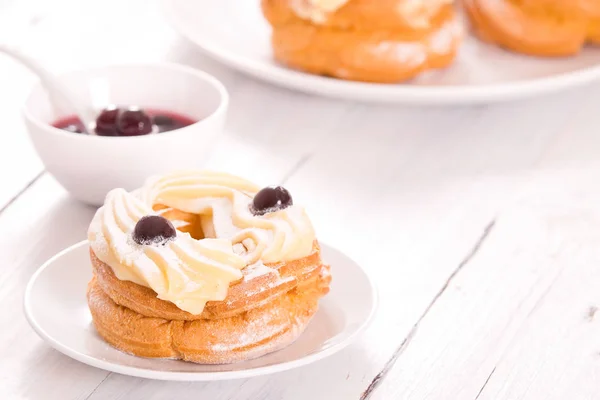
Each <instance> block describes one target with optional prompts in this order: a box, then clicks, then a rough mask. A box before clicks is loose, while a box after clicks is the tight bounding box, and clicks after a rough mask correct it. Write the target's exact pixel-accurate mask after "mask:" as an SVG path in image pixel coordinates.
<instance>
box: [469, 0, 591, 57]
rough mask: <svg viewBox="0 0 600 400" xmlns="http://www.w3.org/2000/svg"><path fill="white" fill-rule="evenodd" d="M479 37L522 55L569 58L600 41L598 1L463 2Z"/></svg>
mask: <svg viewBox="0 0 600 400" xmlns="http://www.w3.org/2000/svg"><path fill="white" fill-rule="evenodd" d="M463 4H464V6H465V10H466V13H467V15H468V17H469V19H470V20H471V23H472V25H473V27H474V30H475V32H476V34H477V35H478V36H479V37H480V38H482V39H483V40H486V41H489V42H492V43H496V44H498V45H500V46H502V47H504V48H507V49H509V50H513V51H516V52H519V53H524V54H530V55H535V56H569V55H573V54H577V53H579V51H581V49H582V47H583V46H584V45H585V44H586V43H587V42H598V41H599V40H600V1H599V0H463Z"/></svg>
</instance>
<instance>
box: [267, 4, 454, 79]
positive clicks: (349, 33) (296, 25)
mask: <svg viewBox="0 0 600 400" xmlns="http://www.w3.org/2000/svg"><path fill="white" fill-rule="evenodd" d="M290 1H291V0H263V1H262V9H263V14H264V15H265V17H266V19H267V20H268V21H269V22H270V24H271V26H272V28H273V32H272V47H273V53H274V57H275V59H276V60H278V61H279V62H281V63H282V64H285V65H287V66H289V67H291V68H295V69H299V70H303V71H306V72H309V73H313V74H318V75H326V76H332V77H336V78H341V79H347V80H356V81H364V82H381V83H393V82H401V81H406V80H409V79H411V78H413V77H415V76H417V75H418V74H420V73H421V72H423V71H425V70H428V69H432V68H442V67H445V66H447V65H449V64H450V63H451V62H452V61H453V60H454V58H455V56H456V53H457V51H458V47H459V44H460V41H461V39H462V29H461V25H460V23H459V22H458V20H457V18H456V16H455V12H454V9H453V7H452V6H451V5H445V6H440V7H439V9H436V10H435V12H433V13H431V15H427V18H426V20H427V22H428V23H427V24H425V25H423V26H420V27H419V26H410V25H407V22H408V21H406V20H405V19H404V18H402V17H401V15H400V14H399V13H397V12H395V11H394V9H393V8H391V7H392V6H393V5H396V6H397V4H398V3H397V2H392V1H383V2H377V5H375V2H372V1H369V2H368V1H366V0H364V1H363V0H356V1H350V2H349V3H347V4H346V5H344V6H343V7H342V8H341V9H340V10H338V11H336V12H335V13H333V14H332V15H331V16H330V17H329V18H328V19H327V20H326V21H325V22H324V23H314V22H313V21H310V20H307V19H305V18H301V17H300V16H298V15H297V13H295V12H294V10H293V9H292V7H291V6H290ZM361 10H362V11H361Z"/></svg>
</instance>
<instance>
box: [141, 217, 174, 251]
mask: <svg viewBox="0 0 600 400" xmlns="http://www.w3.org/2000/svg"><path fill="white" fill-rule="evenodd" d="M176 236H177V231H176V230H175V227H174V226H173V224H172V223H171V221H169V220H168V219H166V218H165V217H161V216H160V215H146V216H145V217H142V218H141V219H140V220H139V221H138V222H137V224H135V228H134V230H133V234H132V238H133V240H134V241H135V242H136V243H137V244H141V245H151V244H159V245H162V244H166V243H167V242H168V241H169V240H172V239H175V237H176Z"/></svg>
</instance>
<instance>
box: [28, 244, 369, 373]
mask: <svg viewBox="0 0 600 400" xmlns="http://www.w3.org/2000/svg"><path fill="white" fill-rule="evenodd" d="M321 246H322V247H321V250H322V256H323V258H324V260H326V261H327V262H328V263H330V264H331V271H332V275H333V279H332V284H331V291H330V293H329V294H328V295H327V296H325V297H324V298H323V299H322V300H321V302H320V307H319V311H318V312H317V314H316V315H315V317H314V318H313V320H312V322H311V323H310V325H309V326H308V328H307V329H306V331H305V332H304V333H303V334H302V336H300V338H299V339H298V340H296V342H294V343H293V344H291V345H290V346H288V347H287V348H285V349H283V350H280V351H278V352H275V353H271V354H268V355H266V356H264V357H261V358H257V359H254V360H251V361H246V362H241V363H237V364H223V365H200V364H193V363H187V362H183V361H176V360H167V359H150V358H141V357H136V356H132V355H129V354H125V353H122V352H120V351H119V350H116V349H115V348H113V347H111V346H110V345H108V344H107V343H106V342H104V340H102V338H101V337H100V336H99V335H98V334H97V333H96V330H95V329H94V326H93V324H92V317H91V315H90V312H89V310H88V306H87V301H86V288H87V283H88V281H89V280H90V279H91V277H92V272H91V265H90V261H89V253H88V245H87V242H86V241H84V242H81V243H78V244H76V245H74V246H72V247H69V248H68V249H66V250H64V251H62V252H60V253H59V254H57V255H55V256H54V257H52V258H51V259H50V260H48V261H47V262H46V263H45V264H44V265H42V267H41V268H40V269H39V270H38V271H37V272H36V273H35V274H34V275H33V276H32V277H31V280H30V281H29V283H28V285H27V289H26V291H25V314H26V316H27V320H28V321H29V323H30V324H31V326H32V327H33V329H34V330H35V331H36V332H37V333H38V335H40V336H41V337H42V339H44V340H46V341H47V342H48V343H49V344H50V345H51V346H52V347H54V348H55V349H57V350H58V351H60V352H62V353H64V354H66V355H68V356H70V357H72V358H74V359H76V360H78V361H81V362H83V363H86V364H89V365H92V366H94V367H98V368H102V369H105V370H108V371H112V372H117V373H120V374H125V375H132V376H139V377H142V378H150V379H162V380H176V381H211V380H221V379H237V378H246V377H251V376H257V375H265V374H270V373H274V372H279V371H284V370H288V369H291V368H295V367H299V366H302V365H306V364H309V363H311V362H313V361H317V360H319V359H322V358H324V357H327V356H329V355H331V354H333V353H335V352H337V351H339V350H341V349H343V348H344V347H346V346H348V345H349V344H350V343H351V342H352V341H353V340H354V339H355V338H356V337H357V335H358V334H359V333H360V332H361V331H363V330H364V329H365V328H366V327H367V325H368V323H369V322H370V320H371V319H372V317H373V314H374V312H375V308H376V303H377V301H376V299H377V297H376V293H375V290H374V287H373V284H372V283H371V281H370V280H369V278H368V276H367V275H366V274H365V272H364V271H363V270H362V269H361V268H360V266H358V264H356V263H355V262H354V261H352V260H351V259H349V258H348V257H347V256H345V255H344V254H342V253H341V252H339V251H338V250H335V249H333V248H331V247H329V246H326V245H323V244H322V245H321Z"/></svg>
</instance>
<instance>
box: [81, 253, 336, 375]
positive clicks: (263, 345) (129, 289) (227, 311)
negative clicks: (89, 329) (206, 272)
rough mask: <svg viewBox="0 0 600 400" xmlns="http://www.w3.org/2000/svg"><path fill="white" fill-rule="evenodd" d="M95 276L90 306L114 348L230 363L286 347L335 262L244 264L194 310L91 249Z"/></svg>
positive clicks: (316, 257) (312, 258) (325, 287)
mask: <svg viewBox="0 0 600 400" xmlns="http://www.w3.org/2000/svg"><path fill="white" fill-rule="evenodd" d="M90 259H91V261H92V267H93V271H94V277H93V278H92V280H91V281H90V283H89V285H88V294H87V295H88V305H89V308H90V311H91V314H92V320H93V322H94V326H95V327H96V330H97V331H98V333H99V334H100V336H102V337H103V338H104V339H105V340H106V341H107V342H108V343H110V344H111V345H113V346H114V347H116V348H118V349H120V350H122V351H124V352H127V353H131V354H134V355H138V356H142V357H154V358H176V359H182V360H186V361H191V362H197V363H203V364H225V363H232V362H238V361H243V360H248V359H251V358H256V357H260V356H262V355H265V354H267V353H270V352H273V351H276V350H278V349H281V348H283V347H285V346H287V345H289V344H290V343H292V342H293V341H294V340H296V339H297V338H298V336H299V335H300V334H301V333H302V332H303V331H304V329H305V328H306V326H307V325H308V323H309V322H310V320H311V318H312V317H313V316H314V314H315V313H316V311H317V309H318V301H319V299H320V298H321V297H323V296H324V295H326V294H327V293H328V292H329V284H330V282H331V275H330V268H329V266H328V265H324V264H322V262H321V257H320V249H319V246H318V243H316V242H315V244H314V249H313V253H312V254H310V255H309V256H307V257H305V258H303V259H301V260H294V261H291V262H287V263H279V264H276V265H270V266H269V267H270V268H272V270H273V271H274V272H271V271H269V272H265V273H262V272H261V273H258V274H257V273H256V271H252V270H248V268H246V269H245V270H243V271H242V272H243V273H244V275H245V278H243V279H242V280H240V281H239V282H235V283H233V284H232V285H231V286H230V289H229V291H228V294H227V297H226V298H225V300H224V301H214V302H209V303H207V305H206V307H205V309H204V311H203V313H202V314H200V315H192V314H190V313H188V312H185V311H183V310H181V309H179V308H177V307H176V306H175V305H174V304H173V303H170V302H168V301H164V300H160V299H158V298H157V297H156V293H155V292H154V291H153V290H151V289H149V288H147V287H144V286H141V285H138V284H136V283H133V282H130V281H122V280H119V279H117V277H116V276H115V274H114V272H113V271H112V269H111V268H110V267H109V266H108V265H106V264H105V263H103V262H102V261H100V260H99V259H98V258H97V257H96V255H95V254H94V252H93V251H92V250H90Z"/></svg>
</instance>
